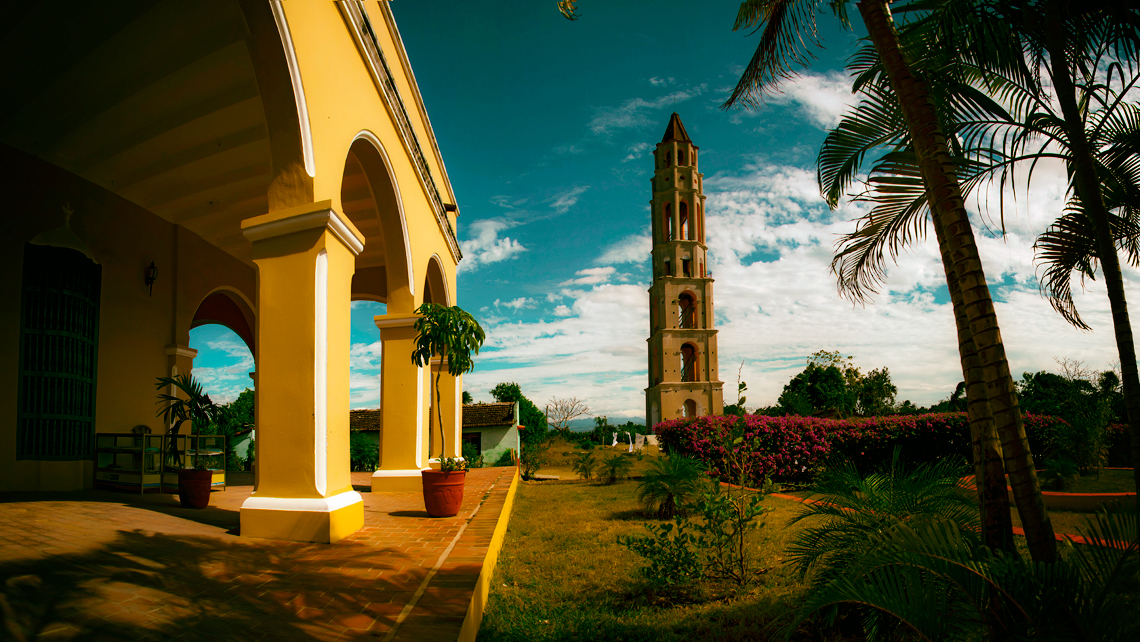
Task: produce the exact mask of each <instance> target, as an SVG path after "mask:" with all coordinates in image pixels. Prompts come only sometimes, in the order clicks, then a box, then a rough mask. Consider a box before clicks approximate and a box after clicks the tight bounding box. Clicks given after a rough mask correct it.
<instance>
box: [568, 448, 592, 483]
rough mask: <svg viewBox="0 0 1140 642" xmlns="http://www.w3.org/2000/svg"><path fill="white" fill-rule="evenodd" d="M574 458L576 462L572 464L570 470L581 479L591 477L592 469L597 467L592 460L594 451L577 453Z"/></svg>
mask: <svg viewBox="0 0 1140 642" xmlns="http://www.w3.org/2000/svg"><path fill="white" fill-rule="evenodd" d="M576 456H577V457H578V460H577V461H575V462H574V465H573V468H572V470H573V471H574V472H576V473H578V476H579V477H581V478H582V479H590V478H591V477H593V474H594V469H595V468H597V467H598V462H597V460H595V459H594V451H592V450H588V451H586V452H584V453H578V454H577V455H576Z"/></svg>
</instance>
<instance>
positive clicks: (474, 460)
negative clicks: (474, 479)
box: [463, 443, 486, 468]
mask: <svg viewBox="0 0 1140 642" xmlns="http://www.w3.org/2000/svg"><path fill="white" fill-rule="evenodd" d="M463 459H464V460H465V461H466V462H467V467H468V468H482V467H484V466H486V463H484V461H483V453H481V452H479V447H478V446H476V445H475V444H469V443H464V444H463Z"/></svg>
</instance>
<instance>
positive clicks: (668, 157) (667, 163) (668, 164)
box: [665, 152, 673, 167]
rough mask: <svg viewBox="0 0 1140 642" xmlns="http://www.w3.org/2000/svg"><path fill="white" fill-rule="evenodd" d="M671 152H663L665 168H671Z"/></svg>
mask: <svg viewBox="0 0 1140 642" xmlns="http://www.w3.org/2000/svg"><path fill="white" fill-rule="evenodd" d="M671 156H672V152H665V167H672V165H673V163H672V159H671Z"/></svg>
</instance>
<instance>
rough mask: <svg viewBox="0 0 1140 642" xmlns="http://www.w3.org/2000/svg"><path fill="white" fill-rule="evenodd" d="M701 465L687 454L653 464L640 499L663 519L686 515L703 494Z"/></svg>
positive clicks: (642, 484)
mask: <svg viewBox="0 0 1140 642" xmlns="http://www.w3.org/2000/svg"><path fill="white" fill-rule="evenodd" d="M701 473H702V469H701V465H700V463H698V462H697V460H695V459H693V458H691V457H686V456H684V455H673V456H672V457H661V458H658V459H657V460H656V461H654V462H652V463H651V464H649V470H647V471H646V473H645V476H644V477H642V479H641V484H640V485H638V487H637V500H638V501H639V502H641V503H642V505H643V506H645V507H646V508H647V509H649V510H654V511H656V513H657V517H658V518H659V519H673V517H674V516H676V515H678V514H680V515H684V514H685V512H686V511H685V505H686V504H688V503H689V502H690V501H691V500H692V499H693V497H694V496H696V494H697V493H698V492H699V491H700V485H701Z"/></svg>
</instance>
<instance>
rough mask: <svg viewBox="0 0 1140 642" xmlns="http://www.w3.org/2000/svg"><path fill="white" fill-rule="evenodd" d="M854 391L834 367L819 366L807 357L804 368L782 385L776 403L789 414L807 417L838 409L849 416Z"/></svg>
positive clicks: (852, 405)
mask: <svg viewBox="0 0 1140 642" xmlns="http://www.w3.org/2000/svg"><path fill="white" fill-rule="evenodd" d="M856 392H857V391H856V390H853V389H852V387H851V386H849V385H848V382H847V379H846V377H845V376H844V373H843V372H842V371H841V370H840V369H839V368H838V367H837V366H835V365H828V366H821V365H819V364H818V363H813V362H812V361H811V360H810V359H809V361H808V366H807V368H805V369H804V371H803V372H801V373H800V374H798V375H796V376H795V377H792V380H791V381H789V382H788V383H787V385H785V386H784V390H783V392H782V393H781V394H780V399H779V403H780V405H781V406H782V407H783V408H784V409H785V410H787V411H788V413H789V414H795V415H802V416H810V415H812V414H815V413H818V412H822V411H825V410H838V411H839V413H840V414H841V415H850V414H852V413H853V412H854V411H855V401H856V394H855V393H856Z"/></svg>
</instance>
